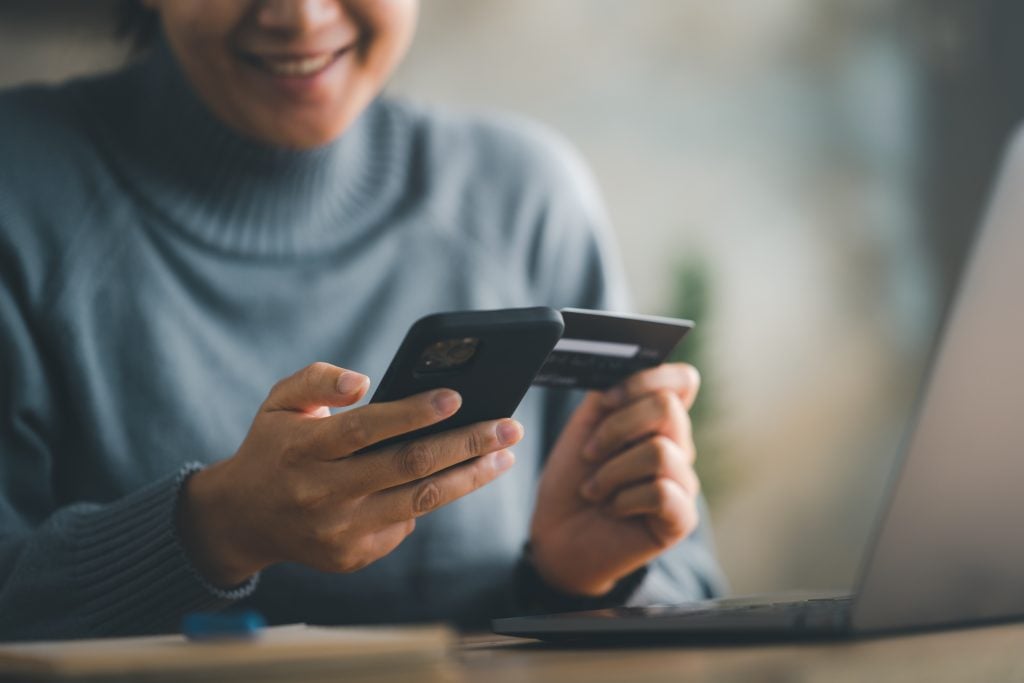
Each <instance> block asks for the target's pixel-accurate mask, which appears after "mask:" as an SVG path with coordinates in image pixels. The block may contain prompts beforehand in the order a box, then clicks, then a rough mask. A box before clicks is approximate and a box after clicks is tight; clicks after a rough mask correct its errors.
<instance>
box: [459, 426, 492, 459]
mask: <svg viewBox="0 0 1024 683" xmlns="http://www.w3.org/2000/svg"><path fill="white" fill-rule="evenodd" d="M486 442H487V439H486V437H484V436H483V435H482V434H481V433H480V430H479V429H470V430H468V431H467V432H466V439H465V442H464V443H463V447H464V448H465V449H466V453H468V454H470V455H478V454H480V453H483V452H484V450H485V443H486Z"/></svg>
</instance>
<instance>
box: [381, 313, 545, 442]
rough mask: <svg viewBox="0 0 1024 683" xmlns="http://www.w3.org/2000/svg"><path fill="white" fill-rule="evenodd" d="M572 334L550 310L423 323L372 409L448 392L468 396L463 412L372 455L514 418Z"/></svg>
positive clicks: (442, 316) (433, 318) (451, 316)
mask: <svg viewBox="0 0 1024 683" xmlns="http://www.w3.org/2000/svg"><path fill="white" fill-rule="evenodd" d="M564 327H565V324H564V323H563V321H562V315H561V314H560V313H559V312H558V311H556V310H554V309H553V308H548V307H546V306H538V307H534V308H506V309H500V310H493V311H458V312H454V313H435V314H433V315H428V316H426V317H424V318H420V319H419V320H417V321H416V322H415V323H414V324H413V326H412V327H411V328H410V329H409V332H408V333H407V334H406V335H405V340H404V341H403V342H402V345H401V346H400V347H399V348H398V352H397V353H396V354H395V357H394V358H393V359H392V361H391V365H390V366H389V367H388V369H387V372H385V373H384V377H383V378H382V379H381V381H380V384H378V386H377V390H376V391H375V392H374V394H373V398H371V399H370V402H371V403H379V402H382V401H396V400H398V399H402V398H405V397H407V396H412V395H413V394H419V393H422V392H424V391H429V390H431V389H439V388H442V387H444V388H448V389H454V390H455V391H457V392H459V394H461V395H462V406H461V407H460V408H459V410H458V412H456V413H455V414H454V415H452V416H451V417H449V418H447V419H445V420H443V421H441V422H438V423H437V424H433V425H430V426H429V427H425V428H423V429H418V430H415V431H412V432H407V433H406V434H401V435H399V436H396V437H393V438H390V439H386V440H385V441H381V442H379V443H376V444H374V445H373V446H371V447H370V448H371V449H375V448H380V447H381V446H385V445H390V444H393V443H396V442H401V441H405V440H408V439H415V438H419V437H421V436H426V435H428V434H435V433H438V432H442V431H446V430H449V429H454V428H456V427H463V426H466V425H470V424H474V423H476V422H482V421H485V420H495V419H499V418H503V417H510V416H511V415H512V413H513V412H515V410H516V408H517V407H518V406H519V402H520V401H522V399H523V396H524V395H525V394H526V391H527V389H529V388H530V383H531V382H533V378H534V376H535V375H536V374H537V371H538V370H540V368H541V366H542V365H543V364H544V361H545V360H546V359H547V357H548V354H550V353H551V351H552V349H554V347H555V344H556V343H557V342H558V340H559V339H560V338H561V336H562V331H563V330H564Z"/></svg>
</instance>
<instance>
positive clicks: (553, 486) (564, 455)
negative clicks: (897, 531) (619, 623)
mask: <svg viewBox="0 0 1024 683" xmlns="http://www.w3.org/2000/svg"><path fill="white" fill-rule="evenodd" d="M699 387H700V375H699V374H698V373H697V370H696V369H695V368H693V366H690V365H686V364H683V363H672V364H666V365H661V366H658V367H656V368H651V369H650V370H645V371H643V372H639V373H637V374H635V375H633V376H632V377H630V378H629V379H628V380H626V381H625V382H624V383H623V384H621V385H619V386H618V387H615V388H613V389H611V390H609V391H607V392H604V393H599V392H591V393H589V394H588V395H587V396H586V398H585V399H584V401H583V403H582V404H581V405H580V406H579V407H578V408H577V409H576V412H575V413H574V414H573V416H572V418H571V419H570V420H569V422H568V424H567V425H566V426H565V429H564V430H563V432H562V434H561V436H560V437H559V439H558V442H557V443H556V444H555V447H554V450H553V451H552V452H551V455H550V457H549V459H548V463H547V466H546V467H545V470H544V474H543V476H542V478H541V483H540V490H539V492H538V498H537V506H536V508H535V510H534V515H533V522H532V525H531V530H530V544H531V550H532V561H533V564H534V567H535V568H536V570H537V572H538V573H539V574H540V576H541V577H542V578H543V579H544V580H545V582H547V583H548V584H549V585H550V586H552V587H553V588H556V589H558V590H561V591H563V592H566V593H570V594H574V595H581V596H600V595H604V594H606V593H608V592H609V591H610V590H611V589H612V588H614V586H615V583H616V582H617V581H618V580H620V579H622V578H623V577H625V576H627V575H628V574H630V573H632V572H633V571H635V570H636V569H639V568H640V567H642V566H643V565H645V564H647V563H648V562H650V561H651V560H652V559H653V558H655V557H656V556H658V555H659V554H661V553H662V552H664V551H665V550H667V549H668V548H670V547H671V546H672V545H674V544H676V543H678V542H679V541H681V540H682V539H684V538H686V536H688V535H689V534H690V533H691V532H692V531H693V530H694V529H695V528H696V527H697V521H698V515H697V504H696V503H697V495H698V493H699V491H700V481H699V480H698V479H697V475H696V473H695V472H694V470H693V462H694V458H695V456H696V451H695V449H694V445H693V438H692V436H691V429H690V416H689V413H688V412H687V411H688V410H689V409H690V406H692V405H693V401H694V399H695V398H696V397H697V391H698V389H699Z"/></svg>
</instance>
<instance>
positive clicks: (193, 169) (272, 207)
mask: <svg viewBox="0 0 1024 683" xmlns="http://www.w3.org/2000/svg"><path fill="white" fill-rule="evenodd" d="M76 94H77V96H78V101H79V103H80V105H81V106H83V107H84V108H85V109H86V110H87V113H88V114H89V115H90V116H89V118H90V119H91V120H92V121H93V122H94V126H95V130H96V134H97V135H98V136H99V138H100V141H101V143H102V144H101V145H100V147H101V149H103V150H105V152H106V153H107V154H109V155H110V162H111V164H112V165H113V166H114V168H115V169H116V171H117V172H119V174H120V175H121V177H122V182H124V183H125V185H126V187H127V189H128V190H129V191H131V192H133V193H134V194H136V195H137V196H138V198H139V199H140V200H141V201H142V202H144V203H145V204H147V205H149V206H150V207H151V208H152V209H153V210H154V211H155V212H156V214H157V215H158V217H159V218H158V220H162V221H164V222H166V223H167V224H168V225H169V226H170V227H172V228H174V229H178V230H181V231H182V232H184V233H187V234H188V235H189V236H190V237H192V238H194V239H197V240H200V241H201V242H203V243H205V244H207V245H209V246H212V247H214V248H218V249H221V250H225V251H229V252H235V253H240V254H253V255H268V256H272V255H279V256H288V255H301V254H304V253H310V252H316V251H321V250H325V249H335V248H340V247H344V246H345V245H346V244H347V243H348V242H349V241H351V240H355V239H357V238H358V237H359V236H360V235H361V234H363V232H364V231H365V230H367V229H371V228H372V227H373V226H374V225H375V224H376V223H378V222H379V221H380V220H381V219H382V218H383V217H384V215H385V214H386V212H387V211H388V210H389V208H391V207H393V206H394V205H395V204H396V203H397V202H398V195H399V193H400V192H401V189H402V185H403V180H404V178H403V175H404V174H403V168H404V167H405V166H406V165H405V164H403V163H402V162H401V159H400V157H401V155H402V154H403V150H404V149H406V148H407V147H408V145H407V144H403V143H404V142H405V141H404V139H402V135H403V130H404V128H403V127H402V126H400V125H395V121H394V120H393V117H394V116H395V115H396V114H395V113H394V112H393V111H392V110H391V109H390V108H389V107H388V106H387V104H385V103H384V102H382V101H380V100H377V101H375V102H374V103H372V104H371V105H370V106H369V107H368V108H367V110H366V111H364V112H363V114H362V115H361V116H360V117H359V118H358V119H357V120H356V121H355V122H354V123H353V124H352V125H351V126H350V127H349V128H348V130H346V131H345V132H344V133H343V134H342V135H341V136H340V137H339V138H337V139H336V140H334V141H332V142H330V143H328V144H326V145H324V146H322V147H318V148H315V149H312V150H293V149H285V148H277V147H272V146H268V145H266V144H264V143H262V142H260V141H257V140H254V139H251V138H247V137H245V136H243V135H241V134H240V133H238V132H236V131H235V130H233V129H231V128H230V127H229V126H227V125H226V124H224V123H222V122H221V121H220V120H219V119H217V118H216V117H215V116H214V115H213V114H212V113H211V112H210V110H209V109H208V108H207V107H206V105H205V104H204V103H203V102H202V101H201V100H200V98H199V97H198V96H197V95H196V93H195V91H194V90H193V89H192V87H191V85H190V84H189V83H188V81H187V79H186V77H185V75H184V74H183V72H182V71H181V69H180V67H179V66H178V64H177V62H176V60H175V58H174V57H173V55H172V54H171V52H170V50H169V49H168V48H167V47H166V45H161V46H160V47H159V48H157V49H156V50H154V51H153V53H152V54H151V55H149V56H147V57H146V58H145V59H144V60H142V61H140V62H139V63H138V64H136V65H134V66H132V67H131V68H129V69H126V70H124V71H122V72H120V73H118V74H116V75H113V76H107V77H103V78H99V79H94V80H90V81H84V82H80V83H79V84H78V87H77V92H76Z"/></svg>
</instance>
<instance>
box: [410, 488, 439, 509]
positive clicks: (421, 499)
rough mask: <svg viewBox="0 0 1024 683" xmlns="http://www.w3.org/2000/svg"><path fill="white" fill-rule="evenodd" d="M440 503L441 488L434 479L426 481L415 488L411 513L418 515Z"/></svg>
mask: <svg viewBox="0 0 1024 683" xmlns="http://www.w3.org/2000/svg"><path fill="white" fill-rule="evenodd" d="M440 504H441V488H440V487H439V486H438V485H437V482H435V481H426V482H423V483H422V484H420V485H419V486H418V487H417V488H416V493H415V495H413V498H412V512H413V515H414V516H416V517H419V516H420V515H424V514H426V513H428V512H430V511H431V510H433V509H435V508H436V507H438V506H439V505H440Z"/></svg>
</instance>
